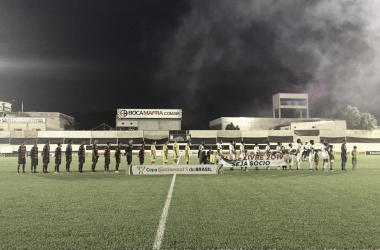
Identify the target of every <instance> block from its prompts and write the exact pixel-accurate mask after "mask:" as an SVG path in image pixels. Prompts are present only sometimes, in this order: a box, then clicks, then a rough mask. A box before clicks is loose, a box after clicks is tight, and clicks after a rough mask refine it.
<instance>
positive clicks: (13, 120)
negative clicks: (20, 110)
mask: <svg viewBox="0 0 380 250" xmlns="http://www.w3.org/2000/svg"><path fill="white" fill-rule="evenodd" d="M44 122H45V118H0V123H44Z"/></svg>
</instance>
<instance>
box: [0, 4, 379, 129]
mask: <svg viewBox="0 0 380 250" xmlns="http://www.w3.org/2000/svg"><path fill="white" fill-rule="evenodd" d="M378 13H380V1H370V0H369V1H362V0H357V1H351V0H337V1H327V0H326V1H325V0H320V1H300V0H291V1H275V0H273V1H272V0H260V1H248V0H209V1H205V0H198V1H181V0H173V1H167V0H160V1H157V0H128V1H126V0H123V1H95V0H94V1H77V0H75V1H74V0H65V1H62V0H59V1H56V0H38V1H30V0H25V1H19V0H0V100H2V101H10V100H13V99H15V100H16V102H15V103H14V106H13V108H14V111H19V110H20V108H21V101H23V102H24V110H25V111H41V112H43V111H52V112H62V113H65V114H68V115H72V116H74V117H75V118H76V119H78V120H81V117H87V118H88V119H87V121H89V122H90V123H89V124H86V126H85V127H82V129H90V128H91V126H92V125H93V126H92V127H95V126H97V125H99V122H100V121H102V119H99V116H100V117H104V119H103V121H104V122H106V123H111V124H109V125H111V126H114V125H115V124H114V116H115V115H116V109H117V108H152V109H155V108H161V109H165V108H169V109H179V108H180V109H183V123H182V124H183V127H184V128H185V129H202V128H208V123H209V121H210V120H213V119H216V118H219V117H222V116H224V117H229V116H233V117H234V116H236V117H242V116H246V117H271V115H272V111H271V102H272V95H274V94H276V93H279V92H296V93H309V95H310V101H311V103H310V105H311V116H312V117H334V116H335V115H336V113H337V111H338V110H339V109H341V108H343V107H345V106H347V104H350V105H352V106H357V107H358V108H359V109H360V111H363V112H371V113H372V114H373V115H375V116H376V118H377V119H379V118H380V111H379V105H380V101H379V99H380V98H378V96H379V93H380V91H379V90H380V86H379V85H380V70H379V69H380V68H379V66H378V65H380V60H379V59H380V51H379V49H380V36H379V34H380V20H379V18H378ZM97 112H98V113H97ZM86 114H87V115H86ZM88 114H92V115H93V117H97V118H91V115H88Z"/></svg>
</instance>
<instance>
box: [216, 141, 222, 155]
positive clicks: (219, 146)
mask: <svg viewBox="0 0 380 250" xmlns="http://www.w3.org/2000/svg"><path fill="white" fill-rule="evenodd" d="M222 144H223V141H222V140H220V141H219V143H218V144H216V149H217V151H218V154H217V155H218V156H219V157H221V156H222V155H223V146H222Z"/></svg>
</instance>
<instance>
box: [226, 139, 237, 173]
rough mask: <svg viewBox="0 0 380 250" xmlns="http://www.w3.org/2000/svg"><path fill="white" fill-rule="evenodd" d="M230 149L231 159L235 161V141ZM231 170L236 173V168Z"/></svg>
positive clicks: (231, 143)
mask: <svg viewBox="0 0 380 250" xmlns="http://www.w3.org/2000/svg"><path fill="white" fill-rule="evenodd" d="M228 149H229V153H230V158H231V159H233V160H234V159H235V157H236V151H235V146H234V142H233V141H231V142H230V146H229V148H228ZM230 170H231V171H234V168H233V167H231V168H230Z"/></svg>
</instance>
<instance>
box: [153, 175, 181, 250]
mask: <svg viewBox="0 0 380 250" xmlns="http://www.w3.org/2000/svg"><path fill="white" fill-rule="evenodd" d="M176 176H177V174H174V175H173V179H172V183H171V185H170V188H169V192H168V196H167V198H166V202H165V206H164V209H163V211H162V214H161V219H160V223H159V224H158V229H157V235H156V238H155V240H154V243H153V249H154V250H159V249H160V248H161V242H162V238H163V237H164V233H165V226H166V219H167V217H168V213H169V206H170V201H171V199H172V194H173V188H174V183H175V179H176Z"/></svg>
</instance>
